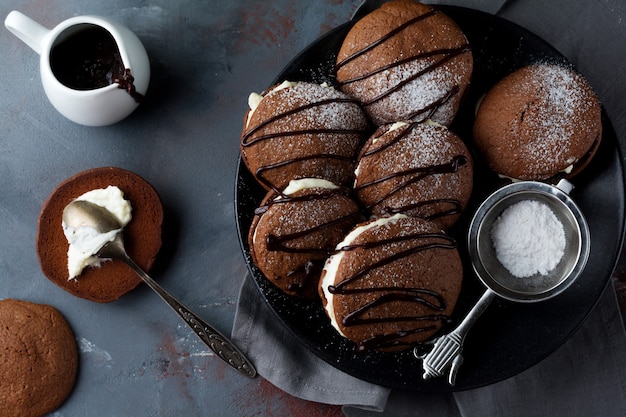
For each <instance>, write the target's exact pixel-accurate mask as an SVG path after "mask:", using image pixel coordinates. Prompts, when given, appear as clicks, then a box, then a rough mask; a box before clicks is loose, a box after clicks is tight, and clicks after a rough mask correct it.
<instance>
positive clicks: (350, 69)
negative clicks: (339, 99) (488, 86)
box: [336, 0, 473, 125]
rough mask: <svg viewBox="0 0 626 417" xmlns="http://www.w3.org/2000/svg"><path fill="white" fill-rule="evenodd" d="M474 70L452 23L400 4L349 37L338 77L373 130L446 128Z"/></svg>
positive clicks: (403, 0) (415, 5)
mask: <svg viewBox="0 0 626 417" xmlns="http://www.w3.org/2000/svg"><path fill="white" fill-rule="evenodd" d="M472 69H473V57H472V52H471V48H470V46H469V44H468V42H467V39H466V37H465V35H464V34H463V32H462V31H461V29H460V28H459V27H458V26H457V25H456V23H454V21H453V20H452V19H450V18H449V17H448V16H446V15H445V14H444V13H442V12H441V11H440V10H438V9H436V8H434V7H432V6H429V5H425V4H421V3H419V2H416V1H412V0H398V1H390V2H387V3H385V4H383V5H382V6H381V7H380V8H379V9H377V10H374V11H373V12H371V13H369V14H368V15H366V16H364V17H363V18H362V19H361V20H359V21H358V22H357V23H356V24H355V25H354V27H353V28H352V29H351V30H350V31H349V32H348V34H347V35H346V38H345V40H344V42H343V44H342V46H341V49H340V50H339V54H338V56H337V65H336V75H337V81H338V83H339V85H340V88H341V90H342V91H344V92H346V93H347V94H349V95H350V96H352V97H355V98H357V99H358V100H360V101H361V102H362V103H363V105H364V107H365V110H366V111H367V113H368V114H369V116H370V117H371V118H372V120H373V121H374V122H375V124H376V125H382V124H385V123H392V122H396V121H399V120H414V121H421V120H426V119H432V120H434V121H436V122H438V123H440V124H443V125H449V124H450V123H452V120H453V119H454V116H455V115H456V112H457V110H458V108H459V104H460V101H461V97H462V96H463V92H464V91H465V89H466V88H467V86H468V85H469V82H470V78H471V74H472Z"/></svg>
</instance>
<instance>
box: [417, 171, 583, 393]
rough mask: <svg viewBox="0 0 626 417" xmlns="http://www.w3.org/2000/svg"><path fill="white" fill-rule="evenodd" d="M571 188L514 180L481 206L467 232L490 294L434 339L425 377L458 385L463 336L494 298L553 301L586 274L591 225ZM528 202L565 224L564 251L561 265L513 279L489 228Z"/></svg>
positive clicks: (425, 361) (472, 257)
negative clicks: (498, 254) (443, 378)
mask: <svg viewBox="0 0 626 417" xmlns="http://www.w3.org/2000/svg"><path fill="white" fill-rule="evenodd" d="M572 188H573V186H572V184H570V183H569V182H568V181H566V180H561V181H560V182H559V183H558V184H557V185H556V186H553V185H549V184H544V183H541V182H534V181H522V182H516V183H513V184H510V185H507V186H505V187H502V188H500V189H498V190H497V191H495V192H494V193H493V194H491V195H490V196H489V197H487V199H486V200H485V201H484V202H483V203H482V204H481V205H480V207H479V208H478V210H477V211H476V213H475V214H474V217H473V218H472V221H471V223H470V228H469V232H468V250H469V256H470V260H471V262H472V267H473V269H474V272H476V275H478V278H479V279H480V280H481V281H482V283H483V284H484V285H485V286H486V287H487V290H486V291H485V293H484V294H483V295H482V297H481V298H480V299H479V300H478V302H477V303H476V304H475V305H474V307H473V308H472V309H471V310H470V312H469V313H468V314H467V316H466V317H465V318H464V319H463V321H462V322H461V324H459V326H458V327H457V328H456V329H454V330H453V331H452V332H450V333H448V334H445V335H443V336H440V337H439V338H437V339H436V340H435V341H434V346H433V349H432V350H431V351H430V352H429V353H428V354H427V355H424V356H421V355H419V354H418V352H417V350H415V351H414V354H415V356H417V357H418V358H420V359H422V366H423V369H424V375H423V377H424V379H429V378H432V377H439V376H443V375H444V374H445V373H446V372H449V374H448V382H449V383H450V384H451V385H454V381H455V378H456V373H457V372H458V369H459V367H460V365H461V363H462V360H463V359H462V356H461V351H462V345H463V340H464V339H465V335H466V334H467V332H468V331H469V329H470V328H471V327H472V325H473V324H474V323H475V322H476V320H478V317H479V316H480V314H482V312H483V311H484V310H485V309H486V308H487V307H488V306H489V304H490V303H491V300H493V298H494V297H495V296H500V297H502V298H505V299H507V300H510V301H514V302H525V303H530V302H537V301H542V300H546V299H548V298H551V297H554V296H556V295H558V294H560V293H561V292H563V291H564V290H565V289H566V288H567V287H569V286H570V285H571V284H572V283H573V282H574V281H575V280H576V278H578V276H579V275H580V274H581V273H582V271H583V269H584V268H585V265H586V263H587V259H588V258H589V249H590V237H589V228H588V226H587V222H586V220H585V218H584V216H583V214H582V212H581V211H580V209H579V208H578V206H577V205H576V203H574V201H573V200H572V199H571V197H570V196H569V192H570V191H571V190H572ZM524 200H534V201H538V202H540V203H543V204H546V205H547V206H548V207H549V208H550V209H551V210H552V212H553V213H554V215H555V216H556V218H557V219H558V220H559V221H560V223H561V224H562V225H563V231H564V233H565V249H564V254H563V257H562V258H561V260H560V262H559V263H558V265H557V266H556V267H555V268H554V269H553V270H552V271H550V272H549V273H548V274H546V275H541V274H535V275H533V276H530V277H525V278H520V277H516V276H514V275H512V274H511V273H510V272H509V271H508V270H507V268H505V267H504V266H503V265H502V264H501V263H500V261H498V259H497V257H496V251H495V247H494V243H493V241H492V238H491V230H492V228H493V225H494V222H495V221H496V219H498V217H500V215H501V214H502V213H503V212H504V210H505V209H507V208H508V207H510V206H512V205H513V204H516V203H518V202H520V201H524Z"/></svg>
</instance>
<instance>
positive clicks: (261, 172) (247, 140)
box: [241, 97, 367, 191]
mask: <svg viewBox="0 0 626 417" xmlns="http://www.w3.org/2000/svg"><path fill="white" fill-rule="evenodd" d="M333 103H346V104H352V105H356V106H359V107H360V104H359V102H358V101H356V100H355V99H352V98H347V97H346V98H341V97H335V98H328V99H323V100H319V101H316V102H312V103H307V104H304V105H301V106H297V107H294V108H292V109H290V110H288V111H285V112H282V113H279V114H275V115H274V116H272V117H270V118H268V119H267V120H264V121H263V122H261V123H259V124H258V125H256V126H254V127H253V128H251V129H249V130H247V131H245V132H244V133H243V134H242V136H241V146H242V147H243V148H248V147H251V146H253V145H254V144H257V143H259V142H263V141H267V140H271V139H275V138H281V137H289V136H297V135H308V134H310V135H319V134H333V135H355V134H356V135H363V134H365V133H366V132H367V129H366V128H363V129H347V128H336V129H333V128H313V129H302V130H289V131H283V132H271V133H266V134H260V135H255V133H257V132H258V131H260V130H261V129H263V128H265V127H267V126H269V125H270V124H272V123H275V122H278V121H280V120H281V119H285V118H288V117H290V116H293V115H295V114H297V113H299V112H301V111H305V110H309V109H314V108H316V107H320V106H324V105H329V104H333ZM354 157H355V155H349V156H344V155H338V154H330V153H317V154H311V155H303V156H299V157H292V158H289V159H286V160H283V161H280V162H276V163H274V164H267V165H264V166H261V167H259V168H257V169H256V171H255V172H254V174H255V177H256V178H257V180H258V181H259V182H261V183H262V184H263V185H264V186H265V187H266V188H268V189H272V190H274V191H279V190H278V189H277V188H276V187H274V186H273V184H272V182H271V181H270V180H268V179H267V176H266V173H267V172H268V171H273V170H277V169H280V168H285V167H287V166H289V165H291V164H296V163H300V162H306V161H315V160H320V159H325V160H336V161H341V162H344V163H348V164H352V163H353V162H354Z"/></svg>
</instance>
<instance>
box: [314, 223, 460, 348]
mask: <svg viewBox="0 0 626 417" xmlns="http://www.w3.org/2000/svg"><path fill="white" fill-rule="evenodd" d="M462 278H463V266H462V265H461V259H460V256H459V254H458V251H457V249H456V241H455V240H454V239H453V238H451V237H449V236H447V235H446V234H444V233H443V232H442V231H441V230H440V229H439V228H438V227H437V226H436V225H434V224H433V223H432V222H429V221H427V220H423V219H418V218H415V217H406V216H404V215H402V214H397V215H395V216H393V217H384V218H380V219H377V220H370V221H369V222H367V223H363V224H360V225H358V226H357V227H356V228H355V229H354V230H353V231H352V232H350V233H349V234H348V236H346V238H345V239H344V240H343V241H342V242H341V243H340V244H339V245H338V247H337V253H336V254H334V255H332V256H331V257H330V258H329V259H328V261H327V262H326V265H325V266H324V271H323V273H322V279H321V282H320V295H321V297H322V302H323V304H324V307H325V310H326V313H327V314H328V316H329V318H330V320H331V323H332V325H333V326H334V327H335V328H336V329H337V330H338V331H339V333H341V334H342V335H343V336H345V337H347V338H348V339H350V340H352V341H353V342H355V343H356V344H357V346H358V348H359V349H360V350H365V349H378V350H382V351H391V350H403V349H408V348H410V347H412V346H414V345H416V344H418V343H420V342H423V341H426V340H428V339H429V338H431V337H432V336H433V335H434V334H435V333H436V332H437V331H438V330H439V329H440V328H441V327H442V326H443V324H444V323H445V322H446V321H447V320H448V319H449V317H450V315H451V314H452V310H453V309H454V306H455V304H456V301H457V298H458V296H459V292H460V290H461V282H462Z"/></svg>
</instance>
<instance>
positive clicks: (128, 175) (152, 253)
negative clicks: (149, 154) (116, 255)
mask: <svg viewBox="0 0 626 417" xmlns="http://www.w3.org/2000/svg"><path fill="white" fill-rule="evenodd" d="M109 185H115V186H117V187H119V188H120V190H122V191H123V192H124V198H125V199H126V200H129V201H130V203H131V206H132V219H131V221H130V223H128V225H127V226H126V227H125V228H124V231H123V233H124V243H125V245H126V251H127V252H128V255H129V256H130V257H131V258H132V259H133V260H134V261H135V262H136V263H137V265H139V266H140V267H141V268H143V269H144V270H145V271H149V270H150V268H151V267H152V265H153V263H154V261H155V259H156V256H157V253H158V252H159V249H160V248H161V228H162V224H163V206H162V205H161V199H160V198H159V195H158V194H157V192H156V190H155V189H154V188H153V187H152V186H151V185H150V184H149V183H148V182H146V180H144V179H143V178H141V177H140V176H139V175H137V174H135V173H133V172H130V171H127V170H124V169H121V168H114V167H104V168H95V169H90V170H87V171H83V172H81V173H79V174H76V175H75V176H73V177H71V178H69V179H67V180H66V181H64V182H63V183H61V184H60V185H59V186H58V187H57V188H56V189H55V190H54V191H53V192H52V194H50V196H49V197H48V199H47V200H46V201H45V203H44V205H43V207H42V209H41V213H40V215H39V223H38V230H37V255H38V257H39V264H40V266H41V270H42V272H43V274H44V275H45V276H46V277H48V279H50V281H52V282H54V283H55V284H57V285H58V286H59V287H61V288H63V289H64V290H66V291H68V292H69V293H71V294H73V295H75V296H77V297H81V298H86V299H88V300H91V301H97V302H100V303H105V302H110V301H114V300H117V299H118V298H119V297H121V296H122V295H124V294H126V293H127V292H129V291H130V290H132V289H134V288H135V287H136V286H137V285H139V283H140V282H141V279H140V278H139V277H138V276H137V274H136V273H135V272H134V271H133V270H132V269H130V267H129V266H127V265H126V264H125V263H124V262H122V261H119V260H112V261H106V262H103V263H102V265H101V266H100V267H88V268H85V270H83V272H82V273H81V274H80V275H79V276H78V277H77V278H76V279H72V280H68V270H67V249H68V246H69V244H68V243H67V239H66V237H65V235H64V234H63V227H62V225H61V222H62V216H63V209H64V208H65V206H66V205H67V204H69V203H70V202H71V201H72V200H74V199H75V198H77V197H79V196H80V195H82V194H84V193H86V192H87V191H91V190H94V189H98V188H106V187H107V186H109Z"/></svg>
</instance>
